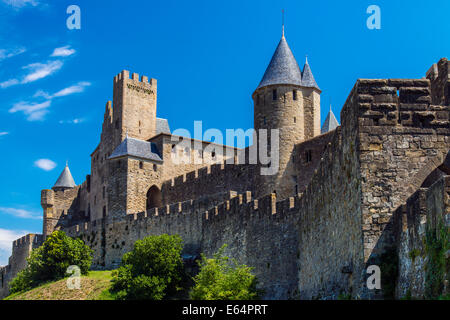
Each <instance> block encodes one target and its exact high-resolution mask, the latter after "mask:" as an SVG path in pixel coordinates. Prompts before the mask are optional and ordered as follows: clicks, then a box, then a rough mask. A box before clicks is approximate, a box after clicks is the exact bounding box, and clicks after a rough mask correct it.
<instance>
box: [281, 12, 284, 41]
mask: <svg viewBox="0 0 450 320" xmlns="http://www.w3.org/2000/svg"><path fill="white" fill-rule="evenodd" d="M281 37H282V38H284V9H282V10H281Z"/></svg>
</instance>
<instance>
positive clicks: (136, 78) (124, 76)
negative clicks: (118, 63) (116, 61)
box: [114, 70, 157, 86]
mask: <svg viewBox="0 0 450 320" xmlns="http://www.w3.org/2000/svg"><path fill="white" fill-rule="evenodd" d="M124 80H132V81H133V82H135V83H142V84H144V85H148V86H156V84H157V80H156V79H154V78H150V79H149V77H147V76H141V77H139V74H137V73H135V72H133V73H132V74H131V78H130V72H129V71H128V70H122V71H121V72H120V73H119V74H118V75H116V76H115V77H114V83H119V82H121V81H124ZM149 80H150V81H149Z"/></svg>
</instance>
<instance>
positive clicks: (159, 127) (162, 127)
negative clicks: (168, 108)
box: [156, 118, 170, 134]
mask: <svg viewBox="0 0 450 320" xmlns="http://www.w3.org/2000/svg"><path fill="white" fill-rule="evenodd" d="M160 133H168V134H170V127H169V122H168V121H167V119H163V118H156V134H160Z"/></svg>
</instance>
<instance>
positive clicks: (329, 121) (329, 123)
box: [320, 108, 339, 134]
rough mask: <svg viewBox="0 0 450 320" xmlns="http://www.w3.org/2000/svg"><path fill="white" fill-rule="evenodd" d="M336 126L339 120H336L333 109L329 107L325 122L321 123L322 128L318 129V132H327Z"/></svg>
mask: <svg viewBox="0 0 450 320" xmlns="http://www.w3.org/2000/svg"><path fill="white" fill-rule="evenodd" d="M338 126H339V122H338V121H337V119H336V117H335V116H334V113H333V111H331V108H330V112H328V115H327V117H326V118H325V122H324V123H323V126H322V129H320V133H321V134H324V133H327V132H329V131H332V130H334V129H336V128H337V127H338Z"/></svg>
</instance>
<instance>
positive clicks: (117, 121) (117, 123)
mask: <svg viewBox="0 0 450 320" xmlns="http://www.w3.org/2000/svg"><path fill="white" fill-rule="evenodd" d="M116 129H119V120H116Z"/></svg>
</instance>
